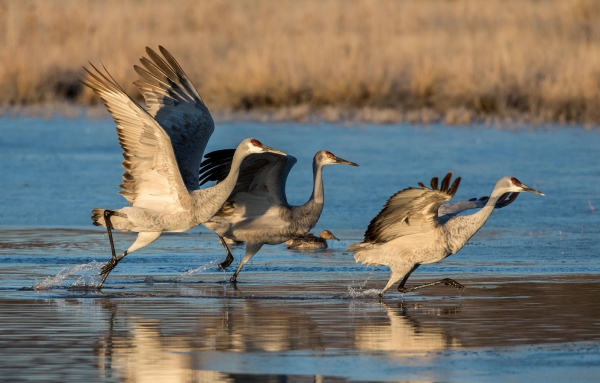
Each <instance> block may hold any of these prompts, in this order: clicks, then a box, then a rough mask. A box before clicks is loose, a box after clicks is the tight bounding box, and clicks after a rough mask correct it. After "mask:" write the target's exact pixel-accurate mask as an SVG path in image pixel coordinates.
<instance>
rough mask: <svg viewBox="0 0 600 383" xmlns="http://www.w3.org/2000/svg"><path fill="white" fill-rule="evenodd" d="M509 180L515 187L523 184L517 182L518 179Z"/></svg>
mask: <svg viewBox="0 0 600 383" xmlns="http://www.w3.org/2000/svg"><path fill="white" fill-rule="evenodd" d="M510 180H511V181H512V183H513V184H514V185H515V186H521V185H523V184H522V183H521V181H519V180H518V179H516V178H515V177H512V178H511V179H510Z"/></svg>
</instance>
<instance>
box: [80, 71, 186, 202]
mask: <svg viewBox="0 0 600 383" xmlns="http://www.w3.org/2000/svg"><path fill="white" fill-rule="evenodd" d="M90 65H91V64H90ZM92 68H94V70H93V71H92V70H88V69H87V68H84V69H85V71H86V72H87V75H86V74H82V76H83V78H84V81H82V83H83V84H84V85H86V86H88V87H90V88H91V89H92V90H93V91H94V92H95V93H96V94H97V95H98V96H100V98H102V101H104V105H106V108H107V109H108V111H109V112H110V114H112V116H113V119H114V121H115V123H116V124H117V135H118V137H119V144H120V145H121V147H122V148H123V158H124V159H123V168H124V169H125V172H124V173H123V183H122V184H121V185H119V186H120V187H121V191H120V192H119V193H120V194H121V195H123V197H125V199H127V201H129V203H131V204H132V205H133V206H136V207H141V208H145V209H148V210H154V211H162V212H164V211H165V210H168V211H171V212H177V211H181V210H182V205H185V204H186V203H187V201H186V199H188V198H189V194H188V192H187V190H186V188H185V185H184V184H183V180H182V179H181V174H180V173H179V169H178V168H177V162H176V160H175V155H174V154H173V147H172V146H171V140H170V139H169V136H168V135H167V133H166V132H165V131H164V130H163V129H162V128H161V127H160V125H159V124H158V123H157V122H156V121H155V120H154V118H152V116H150V115H149V114H148V112H146V111H145V110H144V108H142V107H141V106H140V105H139V104H138V103H136V102H135V101H134V100H133V99H131V98H130V97H129V96H128V95H127V94H126V93H125V91H123V89H122V88H121V87H120V86H119V84H117V82H116V81H115V80H114V79H113V78H112V77H110V74H109V73H108V71H107V72H106V74H107V75H108V77H107V76H105V75H104V74H103V73H102V72H100V71H99V70H98V69H96V67H94V66H93V65H92ZM104 70H105V71H106V68H105V69H104Z"/></svg>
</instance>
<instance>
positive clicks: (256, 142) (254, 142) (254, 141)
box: [250, 138, 263, 146]
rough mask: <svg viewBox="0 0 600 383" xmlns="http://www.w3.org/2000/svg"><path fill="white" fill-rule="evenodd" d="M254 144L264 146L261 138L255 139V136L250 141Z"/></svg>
mask: <svg viewBox="0 0 600 383" xmlns="http://www.w3.org/2000/svg"><path fill="white" fill-rule="evenodd" d="M250 142H251V143H252V145H254V146H263V145H262V144H261V143H260V141H259V140H255V139H254V138H253V139H252V141H250Z"/></svg>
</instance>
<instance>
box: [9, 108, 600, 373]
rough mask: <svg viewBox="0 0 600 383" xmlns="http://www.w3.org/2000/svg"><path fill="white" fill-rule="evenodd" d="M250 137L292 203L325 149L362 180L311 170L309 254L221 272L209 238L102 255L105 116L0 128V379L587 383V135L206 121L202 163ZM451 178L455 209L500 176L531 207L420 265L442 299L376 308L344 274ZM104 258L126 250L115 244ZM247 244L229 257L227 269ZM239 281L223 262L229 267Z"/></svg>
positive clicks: (590, 166) (415, 298) (188, 235)
mask: <svg viewBox="0 0 600 383" xmlns="http://www.w3.org/2000/svg"><path fill="white" fill-rule="evenodd" d="M246 137H255V138H257V139H259V140H261V141H263V142H264V143H265V144H267V145H269V146H273V147H275V148H277V149H280V150H283V151H285V152H287V153H290V154H292V155H294V156H296V157H297V158H298V163H297V164H296V166H295V168H294V169H293V170H292V172H291V174H290V176H289V178H288V186H287V191H288V200H289V201H290V202H291V203H293V204H301V203H303V202H305V201H306V199H308V197H309V195H310V192H311V190H312V174H311V166H310V163H311V160H312V156H313V155H314V153H315V152H316V151H318V150H320V149H327V150H329V151H331V152H333V153H334V154H336V155H338V156H340V157H343V158H345V159H348V160H350V161H354V162H357V163H359V164H360V167H359V168H353V167H348V166H330V167H327V168H326V169H325V171H324V179H325V194H326V203H325V209H324V211H323V214H322V216H321V220H320V221H319V223H318V225H317V227H316V228H315V231H320V230H323V229H329V230H331V231H332V232H333V233H334V234H335V235H336V236H337V237H339V238H341V239H342V240H341V241H340V242H334V243H331V245H332V246H331V247H330V249H328V250H326V251H317V252H299V251H290V250H287V249H286V248H285V246H283V245H277V246H265V247H263V249H262V250H261V251H260V252H259V253H258V254H257V255H256V256H255V257H254V258H253V259H252V261H251V262H250V263H249V264H247V265H246V266H245V267H244V270H243V271H242V273H241V274H240V277H239V279H238V280H239V283H238V286H237V289H235V288H234V287H233V286H231V285H230V284H229V283H227V280H228V278H229V277H230V275H231V273H232V271H233V270H227V271H219V270H217V269H216V264H217V263H218V261H219V260H222V259H223V257H224V255H223V250H222V248H221V246H220V244H219V242H218V239H217V237H216V236H215V235H214V234H212V233H211V232H210V231H208V230H207V229H205V228H202V227H200V228H194V229H192V230H190V231H188V232H185V233H167V234H164V235H163V236H162V237H161V238H160V239H159V240H157V241H156V242H155V243H154V244H152V245H150V246H148V247H147V248H145V249H142V250H140V251H138V252H136V253H133V254H131V255H129V256H127V257H126V258H125V259H124V260H123V261H122V262H121V263H120V264H119V265H118V267H117V268H116V269H115V271H114V272H113V273H112V274H111V275H110V277H109V279H108V280H107V282H106V284H105V288H104V289H103V290H102V291H101V292H98V291H94V290H86V289H82V287H85V286H90V285H93V284H94V283H96V282H97V281H98V276H97V272H98V271H99V269H100V267H101V265H102V264H103V263H104V262H106V261H107V260H108V258H109V257H110V249H109V247H108V239H107V237H106V235H105V232H104V231H103V229H102V228H96V227H93V226H92V225H91V220H90V218H89V217H90V212H91V209H92V208H94V207H105V208H119V207H122V206H124V203H125V200H124V199H123V198H122V197H121V196H119V195H118V194H117V192H118V190H119V189H118V184H119V183H120V179H121V174H122V169H121V167H120V163H121V159H122V157H121V149H120V148H119V146H118V143H117V138H116V134H115V131H114V126H113V123H112V122H110V121H107V120H98V121H92V120H87V119H75V120H68V119H58V118H57V119H51V120H42V119H35V118H18V119H9V118H2V119H0V169H1V170H0V171H1V173H0V177H1V178H0V179H1V180H2V188H1V189H0V198H1V200H2V204H1V205H0V206H1V207H0V264H1V265H2V270H3V272H2V273H1V274H0V290H1V291H2V298H1V299H0V313H1V314H0V333H1V336H0V343H2V344H1V345H0V355H1V357H0V372H1V375H2V376H3V377H5V379H9V380H10V381H25V380H36V379H37V380H44V381H61V382H64V381H73V382H78V381H114V382H138V381H140V382H141V381H144V382H146V381H157V382H158V381H160V382H166V381H173V382H189V381H195V382H204V381H206V382H210V381H222V382H232V381H249V380H254V381H298V382H304V381H307V382H312V381H345V380H355V381H356V380H358V381H435V382H448V381H461V382H462V381H481V380H486V381H502V382H505V381H512V380H514V381H517V380H518V381H522V380H538V381H539V380H545V381H564V380H567V379H569V380H571V381H597V377H598V376H600V367H598V366H600V363H599V362H600V352H599V347H600V339H599V338H600V335H599V334H600V331H599V330H600V321H599V320H598V319H597V318H599V317H600V315H599V314H600V312H599V310H600V309H599V307H600V306H599V305H598V296H599V294H598V293H599V290H600V279H599V278H598V275H599V273H600V260H599V257H598V251H597V249H598V245H599V242H600V241H599V240H598V233H599V232H600V218H599V217H598V213H597V211H596V208H597V207H600V192H599V191H600V169H599V168H598V163H599V162H598V160H599V156H598V147H600V135H599V134H598V133H597V132H596V131H586V130H584V129H581V128H577V127H574V128H559V127H544V128H539V127H538V128H536V129H520V130H512V129H507V128H502V129H497V128H493V127H485V126H473V127H468V128H456V127H455V128H450V127H445V126H417V127H413V126H369V125H364V126H359V127H347V126H340V125H328V124H321V125H315V126H311V125H297V124H270V125H260V124H254V123H230V124H221V125H219V126H218V127H217V129H216V130H215V133H214V135H213V137H212V139H211V142H210V144H209V147H208V150H209V151H210V150H215V149H220V148H224V147H235V145H237V143H238V142H239V141H240V140H241V139H243V138H246ZM448 171H453V172H454V173H455V175H456V176H462V177H463V181H462V183H461V187H460V189H459V191H458V193H457V195H456V197H455V198H456V199H457V200H459V199H466V198H471V197H480V196H483V195H488V194H489V193H490V192H491V190H492V188H493V186H494V184H495V182H496V181H497V180H498V179H499V178H501V177H502V176H505V175H511V176H515V177H517V178H519V179H520V180H521V181H522V182H524V183H526V184H527V185H529V186H531V187H533V188H535V189H538V190H541V191H543V192H544V193H546V197H539V196H536V195H532V194H526V195H521V196H520V197H519V198H518V199H517V200H516V201H515V202H514V203H513V204H512V205H510V206H509V207H507V208H505V209H501V210H498V211H496V212H495V213H494V214H493V215H492V217H491V218H490V220H489V221H488V223H487V224H486V226H485V227H484V228H483V229H482V230H481V231H480V232H479V233H477V234H476V236H475V237H473V239H472V240H471V241H470V243H469V244H468V245H467V246H465V248H464V249H462V250H461V251H460V252H459V253H458V254H455V255H453V256H451V257H449V258H447V259H446V260H444V261H442V262H440V263H438V264H434V265H427V266H423V267H421V268H419V270H418V271H416V272H415V273H414V274H413V276H411V279H410V280H409V284H410V283H418V282H423V281H430V280H435V279H439V278H441V277H450V278H454V279H457V280H458V281H459V282H461V283H463V284H465V285H466V286H467V289H466V290H463V291H460V292H459V291H458V290H455V289H452V288H449V287H444V286H437V287H435V288H431V289H424V290H421V291H419V292H415V293H411V294H404V295H401V294H399V293H397V292H396V291H395V290H394V289H391V290H390V291H389V295H386V298H385V299H384V300H383V301H381V302H380V301H379V300H378V299H376V298H375V297H374V293H375V292H376V291H377V289H380V288H381V287H383V285H384V284H385V282H386V281H387V278H388V276H389V275H388V270H387V269H386V268H385V267H375V268H373V267H364V266H362V265H360V264H356V263H355V262H354V260H353V257H352V255H351V254H348V253H346V252H345V251H344V249H345V248H346V246H348V245H349V244H350V243H353V242H356V241H359V240H360V239H361V237H362V234H363V232H364V229H365V228H366V226H367V225H368V223H369V221H370V220H371V218H372V217H373V216H374V215H376V214H377V212H378V211H379V210H380V209H381V207H382V205H383V203H384V202H385V201H386V200H387V198H389V196H390V195H392V194H393V193H395V192H396V191H398V190H400V189H402V188H405V187H407V186H416V184H417V182H419V181H422V182H424V183H428V182H429V179H430V178H431V177H433V176H438V177H442V176H443V175H444V174H445V173H446V172H448ZM115 237H116V246H117V250H121V251H122V249H125V248H127V247H128V246H129V245H130V244H131V243H132V242H133V240H134V238H135V236H134V234H122V233H117V234H115ZM242 253H243V247H235V248H234V254H235V255H236V260H238V261H239V259H240V258H241V255H242ZM234 266H236V264H235V263H234Z"/></svg>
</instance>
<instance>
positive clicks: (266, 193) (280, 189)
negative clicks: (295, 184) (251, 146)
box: [200, 149, 297, 216]
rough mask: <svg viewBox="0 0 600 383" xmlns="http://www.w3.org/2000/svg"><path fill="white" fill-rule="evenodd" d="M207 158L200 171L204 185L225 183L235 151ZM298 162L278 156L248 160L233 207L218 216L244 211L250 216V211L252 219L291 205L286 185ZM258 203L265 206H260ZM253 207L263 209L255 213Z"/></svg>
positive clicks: (232, 196) (232, 197)
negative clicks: (213, 182) (286, 194)
mask: <svg viewBox="0 0 600 383" xmlns="http://www.w3.org/2000/svg"><path fill="white" fill-rule="evenodd" d="M205 158H206V160H205V161H204V162H202V167H201V170H200V179H201V180H202V183H205V182H207V181H217V182H219V181H221V180H223V179H225V177H226V176H227V174H229V170H230V168H231V161H232V158H233V151H232V150H231V149H224V150H219V151H215V152H210V153H208V154H207V155H206V156H205ZM296 161H297V160H296V158H295V157H292V156H289V155H288V156H285V155H280V154H275V153H259V154H253V155H251V156H248V157H246V158H245V159H244V160H243V161H242V164H241V165H240V170H239V176H238V180H237V182H236V185H235V187H234V188H233V191H232V192H231V194H230V196H229V198H228V199H227V201H228V202H229V203H226V205H227V206H224V207H223V208H222V209H221V210H222V211H220V212H219V213H217V215H220V216H222V215H223V214H225V213H226V212H227V214H232V213H233V210H235V209H242V208H243V209H244V211H246V214H245V215H246V216H247V215H248V214H249V212H250V211H252V213H251V214H252V215H256V216H258V215H260V214H261V213H264V212H265V211H266V210H268V209H269V208H270V207H272V206H281V205H288V203H287V199H286V196H285V183H286V181H287V176H288V174H289V172H290V171H291V169H292V167H293V166H294V164H295V163H296ZM258 200H260V201H262V202H260V203H258ZM232 203H233V206H232ZM251 205H255V206H256V207H259V208H258V209H253V208H252V206H251ZM232 207H233V210H232ZM255 210H256V211H255Z"/></svg>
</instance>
